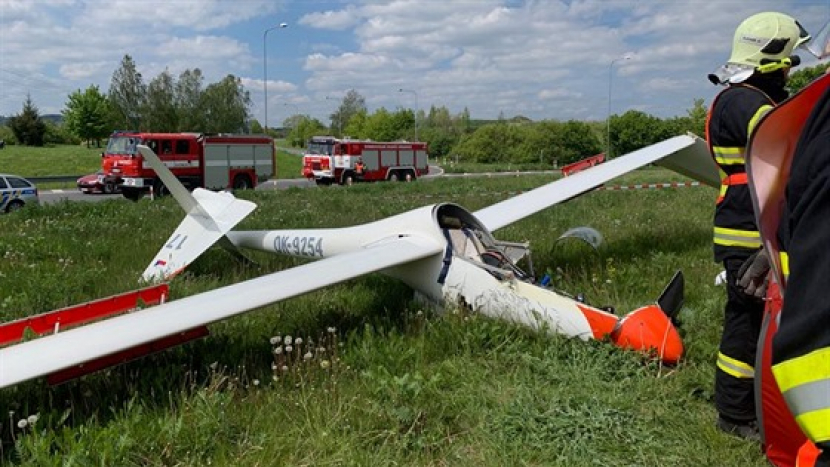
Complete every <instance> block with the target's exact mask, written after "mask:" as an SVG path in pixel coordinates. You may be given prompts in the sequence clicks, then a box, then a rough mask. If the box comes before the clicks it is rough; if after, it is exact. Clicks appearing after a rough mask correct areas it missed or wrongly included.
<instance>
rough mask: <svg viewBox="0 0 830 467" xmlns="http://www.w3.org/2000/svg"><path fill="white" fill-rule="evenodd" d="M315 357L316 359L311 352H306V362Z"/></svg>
mask: <svg viewBox="0 0 830 467" xmlns="http://www.w3.org/2000/svg"><path fill="white" fill-rule="evenodd" d="M313 357H314V355H311V352H310V351H309V352H306V354H305V355H303V358H304V359H306V360H311V359H312V358H313Z"/></svg>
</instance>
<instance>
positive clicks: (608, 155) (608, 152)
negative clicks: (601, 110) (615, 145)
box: [605, 55, 631, 160]
mask: <svg viewBox="0 0 830 467" xmlns="http://www.w3.org/2000/svg"><path fill="white" fill-rule="evenodd" d="M630 59H631V55H625V56H623V57H617V58H615V59H613V60H611V63H610V64H608V118H607V119H606V120H605V125H606V132H607V134H606V138H608V148H607V149H606V154H605V159H606V160H608V159H610V158H611V80H612V78H613V76H614V75H613V74H612V71H613V70H614V64H615V63H617V62H619V61H620V60H630Z"/></svg>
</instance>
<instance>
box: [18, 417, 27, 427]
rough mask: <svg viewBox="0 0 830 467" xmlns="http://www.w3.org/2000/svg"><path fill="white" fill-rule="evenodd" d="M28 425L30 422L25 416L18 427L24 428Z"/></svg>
mask: <svg viewBox="0 0 830 467" xmlns="http://www.w3.org/2000/svg"><path fill="white" fill-rule="evenodd" d="M28 425H29V422H28V420H26V419H25V418H21V419H20V421H19V422H17V427H18V428H20V429H21V430H22V429H23V428H26V426H28Z"/></svg>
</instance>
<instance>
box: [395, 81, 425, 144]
mask: <svg viewBox="0 0 830 467" xmlns="http://www.w3.org/2000/svg"><path fill="white" fill-rule="evenodd" d="M398 92H411V93H412V94H414V95H415V141H418V112H419V111H420V108H419V107H418V93H417V92H415V91H414V90H412V89H404V88H400V89H398Z"/></svg>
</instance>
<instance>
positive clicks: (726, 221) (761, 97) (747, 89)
mask: <svg viewBox="0 0 830 467" xmlns="http://www.w3.org/2000/svg"><path fill="white" fill-rule="evenodd" d="M774 104H775V103H774V101H773V100H772V99H771V98H770V97H769V96H767V95H766V94H765V93H764V92H763V91H761V90H759V89H757V88H755V87H752V86H748V85H733V86H729V87H728V88H726V89H724V90H723V91H721V92H720V93H719V94H718V95H717V96H716V97H715V99H714V101H713V102H712V106H711V108H710V110H709V114H708V115H707V117H706V141H707V143H708V144H709V150H710V152H711V154H712V157H713V158H714V160H715V162H716V163H717V165H718V167H719V169H720V172H721V179H722V182H721V189H720V193H719V195H718V198H717V200H716V207H715V220H714V232H713V233H714V236H713V241H714V254H715V261H723V260H724V259H726V258H729V257H735V256H737V257H747V256H749V255H751V254H752V253H753V252H754V251H755V250H757V249H758V248H760V247H761V235H760V233H759V232H758V228H757V226H756V224H755V214H754V212H753V208H752V200H751V197H750V193H749V187H748V186H747V177H746V169H745V166H744V164H745V161H746V159H745V156H746V146H747V143H748V141H749V135H750V133H751V132H752V130H753V128H754V127H755V124H756V123H757V122H758V120H759V119H760V118H761V117H762V116H763V115H764V114H765V113H766V112H768V111H769V110H770V109H772V108H773V105H774Z"/></svg>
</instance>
